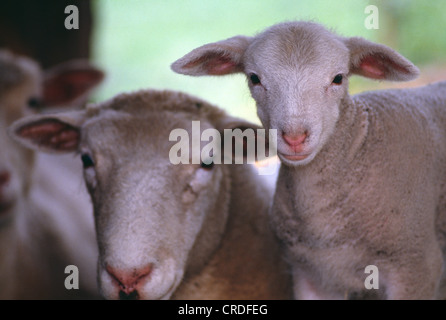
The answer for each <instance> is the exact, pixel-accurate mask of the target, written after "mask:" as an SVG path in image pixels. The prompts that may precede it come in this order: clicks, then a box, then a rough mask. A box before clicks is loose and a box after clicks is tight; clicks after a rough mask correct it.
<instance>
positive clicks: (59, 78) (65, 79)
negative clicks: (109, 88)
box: [43, 60, 104, 107]
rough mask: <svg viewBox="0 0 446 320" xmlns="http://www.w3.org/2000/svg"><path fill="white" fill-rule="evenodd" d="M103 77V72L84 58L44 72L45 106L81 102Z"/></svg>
mask: <svg viewBox="0 0 446 320" xmlns="http://www.w3.org/2000/svg"><path fill="white" fill-rule="evenodd" d="M103 79H104V73H103V72H102V71H101V70H99V69H97V68H95V67H93V66H91V65H90V64H89V63H88V62H86V61H84V60H73V61H69V62H66V63H63V64H60V65H57V66H55V67H53V68H51V69H49V70H48V71H46V72H45V79H44V83H43V103H44V105H45V107H51V106H67V105H74V104H82V103H83V102H84V100H85V99H86V97H87V95H88V93H89V92H90V91H91V90H92V89H93V88H94V87H96V86H97V85H99V84H100V83H101V82H102V80H103Z"/></svg>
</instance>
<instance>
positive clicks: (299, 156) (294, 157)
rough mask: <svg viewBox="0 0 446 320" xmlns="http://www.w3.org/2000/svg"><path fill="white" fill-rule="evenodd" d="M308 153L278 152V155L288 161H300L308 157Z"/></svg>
mask: <svg viewBox="0 0 446 320" xmlns="http://www.w3.org/2000/svg"><path fill="white" fill-rule="evenodd" d="M309 155H310V154H291V155H289V154H279V157H283V158H285V159H286V160H288V161H302V160H305V159H306V158H308V156H309Z"/></svg>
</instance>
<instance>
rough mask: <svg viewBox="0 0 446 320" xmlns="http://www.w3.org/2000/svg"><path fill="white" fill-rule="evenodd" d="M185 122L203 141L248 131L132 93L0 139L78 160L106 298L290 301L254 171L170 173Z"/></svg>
mask: <svg viewBox="0 0 446 320" xmlns="http://www.w3.org/2000/svg"><path fill="white" fill-rule="evenodd" d="M194 120H195V121H200V130H201V132H203V130H205V129H209V128H215V129H217V130H219V132H223V129H232V128H244V129H246V128H253V129H255V128H258V126H256V125H251V124H250V123H248V122H246V121H243V120H240V119H237V118H233V117H231V116H229V115H227V114H226V113H225V112H224V111H223V110H221V109H219V108H217V107H214V106H211V105H210V104H208V103H207V102H205V101H202V100H200V99H198V98H195V97H192V96H189V95H186V94H184V93H181V92H176V91H168V90H165V91H158V90H142V91H137V92H133V93H124V94H120V95H118V96H116V97H115V98H112V99H111V100H108V101H106V102H103V103H99V104H95V105H87V108H86V109H85V110H82V111H76V112H71V113H69V112H68V113H62V114H59V115H37V116H33V117H29V118H25V119H22V120H19V121H17V122H16V123H14V124H13V125H12V126H11V127H10V129H9V132H10V134H11V135H12V136H14V137H15V138H16V140H17V141H19V142H21V143H22V144H23V145H25V146H27V147H30V148H33V149H36V150H41V151H48V152H58V153H72V152H78V153H80V155H81V159H82V162H83V165H84V177H85V181H86V184H87V187H88V190H89V192H90V195H91V198H92V201H93V205H94V216H95V223H96V229H97V240H98V245H99V262H98V278H99V281H98V282H99V286H100V291H101V293H102V295H103V296H104V297H105V298H107V299H169V298H170V299H290V298H291V297H292V294H291V292H292V291H291V276H290V273H289V270H288V269H287V266H286V262H285V261H284V260H283V259H282V258H281V257H280V253H279V248H278V242H277V239H276V238H275V237H274V236H273V233H272V230H270V228H269V226H268V223H267V210H268V207H269V204H270V202H271V201H272V194H273V191H272V190H271V189H269V188H267V187H266V186H265V184H264V183H263V180H261V176H258V175H256V174H254V173H255V172H254V171H253V170H254V169H253V168H254V167H253V166H251V165H249V164H240V165H236V164H217V161H215V160H214V162H215V163H214V162H209V160H210V159H205V160H206V161H205V160H203V162H201V164H200V163H198V164H193V163H192V164H182V163H179V164H173V163H172V160H171V158H170V156H169V155H170V153H171V150H172V148H173V146H174V143H175V142H174V141H170V140H171V139H170V133H171V132H173V130H175V129H179V128H183V129H184V130H186V131H187V132H188V133H189V134H190V132H191V124H192V121H194ZM191 150H192V149H191ZM194 150H195V149H194ZM197 150H198V149H197ZM214 157H216V155H214Z"/></svg>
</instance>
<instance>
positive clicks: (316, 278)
mask: <svg viewBox="0 0 446 320" xmlns="http://www.w3.org/2000/svg"><path fill="white" fill-rule="evenodd" d="M172 69H173V70H174V71H176V72H179V73H183V74H188V75H194V76H196V75H224V74H230V73H235V72H242V73H245V74H246V76H247V78H248V85H249V88H250V90H251V93H252V96H253V98H254V99H255V100H256V103H257V114H258V116H259V118H260V120H261V122H262V123H263V125H264V126H265V127H266V128H274V129H277V130H278V141H277V143H278V154H279V158H280V159H281V161H282V167H281V169H280V173H279V178H278V182H277V190H276V194H275V198H274V204H273V209H272V214H271V223H272V225H273V228H274V229H275V231H276V234H277V235H278V237H279V238H280V239H281V240H282V242H283V243H284V245H285V247H286V250H287V257H288V259H289V261H290V263H291V266H292V269H293V282H294V295H295V298H299V299H301V298H341V299H342V298H372V297H374V298H387V299H431V298H441V297H444V286H443V289H442V285H441V281H442V279H444V274H445V267H444V265H445V264H444V261H445V253H446V82H439V83H436V84H431V85H428V86H425V87H421V88H416V89H402V90H386V91H378V92H369V93H363V94H359V95H356V96H354V97H351V96H349V94H348V77H349V76H350V75H352V74H358V75H362V76H365V77H368V78H372V79H378V80H381V79H383V80H394V81H405V80H411V79H413V78H415V77H416V76H417V75H418V73H419V71H418V69H417V68H416V67H415V66H414V65H413V64H412V63H411V62H410V61H408V60H407V59H405V58H404V57H402V56H401V55H400V54H398V53H397V52H395V51H394V50H392V49H390V48H388V47H386V46H384V45H380V44H376V43H372V42H370V41H367V40H365V39H362V38H344V37H341V36H338V35H336V34H334V33H332V32H330V31H328V30H326V29H325V28H324V27H322V26H321V25H319V24H316V23H311V22H285V23H281V24H278V25H275V26H272V27H270V28H268V29H267V30H265V31H264V32H262V33H260V34H258V35H256V36H254V37H245V36H237V37H233V38H230V39H227V40H223V41H220V42H216V43H211V44H207V45H204V46H202V47H200V48H197V49H195V50H193V51H192V52H190V53H189V54H187V55H186V56H184V57H183V58H181V59H179V60H178V61H176V62H175V63H173V64H172ZM368 265H375V266H376V267H377V268H378V272H379V274H378V275H379V277H378V278H379V283H375V284H374V285H378V286H379V289H370V290H368V289H366V288H365V280H366V277H367V276H368V274H365V273H364V271H365V268H366V266H368ZM375 276H377V274H375Z"/></svg>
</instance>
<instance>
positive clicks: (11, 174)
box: [0, 50, 103, 299]
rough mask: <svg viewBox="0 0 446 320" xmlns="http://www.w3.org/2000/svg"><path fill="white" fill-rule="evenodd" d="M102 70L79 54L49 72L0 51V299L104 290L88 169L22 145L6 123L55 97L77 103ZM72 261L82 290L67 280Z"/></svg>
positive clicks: (57, 296) (82, 294) (95, 293)
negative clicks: (79, 174)
mask: <svg viewBox="0 0 446 320" xmlns="http://www.w3.org/2000/svg"><path fill="white" fill-rule="evenodd" d="M102 77H103V73H102V72H101V71H100V70H97V69H95V68H93V67H91V66H89V65H88V64H86V63H84V62H80V61H77V62H68V63H65V64H62V65H59V66H57V67H55V68H54V69H51V70H48V71H47V72H46V73H43V72H42V71H41V70H40V67H39V66H38V64H37V63H36V62H34V61H33V60H31V59H29V58H25V57H20V56H16V55H13V54H12V53H10V52H8V51H6V50H0V128H1V130H0V148H1V153H0V239H1V240H0V257H1V258H0V299H71V298H73V299H78V298H95V297H99V294H98V290H97V285H96V281H95V280H96V279H95V278H96V276H95V264H96V259H97V246H96V240H95V232H94V225H93V218H92V213H91V212H92V206H91V203H90V200H89V196H88V193H87V192H86V190H82V189H81V187H82V186H83V182H82V181H81V180H80V179H79V178H77V175H76V174H75V172H76V169H77V170H79V171H80V172H82V168H81V167H80V168H79V164H78V163H77V162H75V161H74V159H70V158H68V159H65V164H63V165H61V164H60V163H59V162H58V160H60V159H56V157H54V156H48V155H38V154H35V153H34V152H32V151H30V150H28V149H25V148H23V147H21V146H20V145H18V144H17V143H15V142H14V141H13V140H12V139H10V137H8V136H7V131H6V128H7V126H9V125H10V124H12V122H13V121H15V120H17V119H19V118H20V117H22V116H25V115H30V114H33V113H36V112H38V111H44V110H48V108H51V107H53V104H54V103H57V104H59V103H77V102H79V101H80V99H82V97H83V96H84V95H85V94H86V93H88V91H89V90H90V89H91V88H92V87H94V86H95V85H96V84H99V82H100V81H101V79H102ZM54 107H55V106H54ZM62 170H63V171H62ZM61 172H62V173H66V174H65V178H64V179H62V177H61V176H60V175H59V174H60V173H61ZM82 191H84V193H82ZM69 265H75V266H76V267H78V271H79V289H78V290H75V289H72V290H67V289H66V287H65V285H64V284H65V278H66V277H68V276H69V274H66V273H65V268H66V267H67V266H69Z"/></svg>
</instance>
